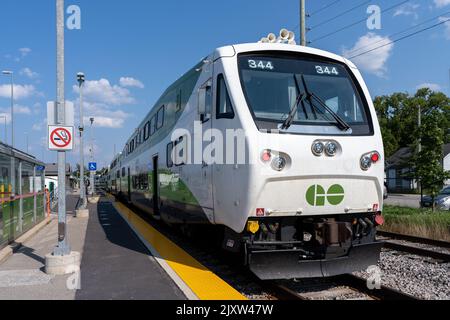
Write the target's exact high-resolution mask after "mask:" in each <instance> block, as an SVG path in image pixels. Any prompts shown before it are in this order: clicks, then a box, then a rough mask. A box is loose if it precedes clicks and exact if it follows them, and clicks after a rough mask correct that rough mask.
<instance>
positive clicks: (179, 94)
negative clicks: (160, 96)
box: [175, 89, 183, 112]
mask: <svg viewBox="0 0 450 320" xmlns="http://www.w3.org/2000/svg"><path fill="white" fill-rule="evenodd" d="M182 97H183V96H182V91H181V89H180V90H179V91H178V93H177V105H176V107H175V112H179V111H181V107H182V101H183V100H182Z"/></svg>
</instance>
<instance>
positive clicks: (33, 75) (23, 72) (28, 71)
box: [20, 68, 39, 79]
mask: <svg viewBox="0 0 450 320" xmlns="http://www.w3.org/2000/svg"><path fill="white" fill-rule="evenodd" d="M20 75H22V76H26V77H28V78H30V79H36V78H38V77H39V74H38V73H37V72H34V71H33V70H31V69H30V68H23V69H22V70H20Z"/></svg>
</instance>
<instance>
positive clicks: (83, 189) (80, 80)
mask: <svg viewBox="0 0 450 320" xmlns="http://www.w3.org/2000/svg"><path fill="white" fill-rule="evenodd" d="M77 81H78V85H79V87H80V127H79V131H80V200H81V207H80V209H83V210H84V209H86V205H87V201H86V185H85V183H84V143H83V133H84V116H83V86H84V81H85V76H84V73H82V72H79V73H78V74H77Z"/></svg>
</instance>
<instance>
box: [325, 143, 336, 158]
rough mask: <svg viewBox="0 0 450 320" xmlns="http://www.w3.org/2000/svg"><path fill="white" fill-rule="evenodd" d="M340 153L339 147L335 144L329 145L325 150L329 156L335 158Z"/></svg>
mask: <svg viewBox="0 0 450 320" xmlns="http://www.w3.org/2000/svg"><path fill="white" fill-rule="evenodd" d="M337 151H338V146H337V144H336V143H334V142H329V143H327V146H326V148H325V152H326V153H327V156H329V157H334V156H335V155H336V153H337Z"/></svg>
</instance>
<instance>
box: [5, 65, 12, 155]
mask: <svg viewBox="0 0 450 320" xmlns="http://www.w3.org/2000/svg"><path fill="white" fill-rule="evenodd" d="M2 73H3V74H4V75H5V76H10V79H11V146H12V147H13V148H14V72H12V71H9V70H5V71H3V72H2Z"/></svg>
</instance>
